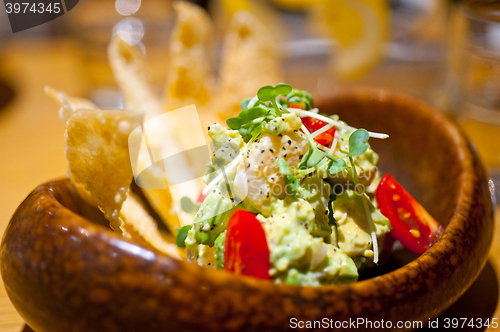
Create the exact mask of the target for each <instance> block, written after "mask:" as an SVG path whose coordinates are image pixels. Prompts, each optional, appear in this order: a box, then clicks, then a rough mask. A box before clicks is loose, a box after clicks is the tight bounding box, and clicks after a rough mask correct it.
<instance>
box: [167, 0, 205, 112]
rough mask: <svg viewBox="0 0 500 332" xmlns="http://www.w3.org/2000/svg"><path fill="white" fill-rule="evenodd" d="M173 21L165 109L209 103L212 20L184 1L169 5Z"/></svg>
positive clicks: (202, 105)
mask: <svg viewBox="0 0 500 332" xmlns="http://www.w3.org/2000/svg"><path fill="white" fill-rule="evenodd" d="M173 6H174V10H175V12H176V14H177V22H176V25H175V28H174V31H173V34H172V37H171V43H170V67H169V71H168V74H167V84H166V88H165V96H166V109H167V110H168V111H170V110H174V109H177V108H180V107H183V106H187V105H191V104H195V105H196V107H198V109H201V108H203V107H206V106H207V105H208V103H209V102H210V97H211V93H212V91H211V87H212V86H213V78H212V66H211V52H210V51H211V41H212V39H213V27H212V21H211V19H210V17H209V16H208V14H207V13H206V12H205V10H204V9H203V8H201V7H200V6H197V5H195V4H192V3H189V2H187V1H182V2H175V3H174V4H173Z"/></svg>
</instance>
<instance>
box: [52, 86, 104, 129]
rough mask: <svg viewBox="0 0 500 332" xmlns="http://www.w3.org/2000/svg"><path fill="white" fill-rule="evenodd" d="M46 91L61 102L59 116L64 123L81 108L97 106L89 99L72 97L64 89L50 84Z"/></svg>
mask: <svg viewBox="0 0 500 332" xmlns="http://www.w3.org/2000/svg"><path fill="white" fill-rule="evenodd" d="M44 91H45V94H46V95H47V96H49V97H51V98H52V99H53V100H54V101H56V102H58V103H60V104H61V108H60V109H59V118H60V119H61V121H62V122H63V123H66V121H68V119H69V118H70V116H71V115H73V113H75V112H76V110H78V109H80V108H85V109H93V108H97V106H96V105H94V103H93V102H91V101H90V100H88V99H84V98H77V97H70V96H68V95H67V94H66V93H64V92H63V91H58V90H55V89H53V88H51V87H50V86H46V87H45V89H44Z"/></svg>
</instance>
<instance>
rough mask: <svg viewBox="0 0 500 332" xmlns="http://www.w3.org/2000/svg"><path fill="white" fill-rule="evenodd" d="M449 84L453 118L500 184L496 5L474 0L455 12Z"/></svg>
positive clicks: (499, 8)
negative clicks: (453, 43) (453, 44)
mask: <svg viewBox="0 0 500 332" xmlns="http://www.w3.org/2000/svg"><path fill="white" fill-rule="evenodd" d="M457 15H458V16H457V17H456V22H455V29H454V37H453V40H454V41H455V46H454V48H452V53H451V66H450V74H449V82H448V99H449V111H450V112H451V113H452V114H453V115H454V116H455V117H456V118H457V120H458V121H459V123H460V124H461V125H462V127H463V128H464V130H465V132H466V133H467V134H468V136H469V138H470V139H471V140H472V142H474V143H475V145H476V147H477V149H478V151H479V154H480V156H481V158H482V160H483V161H484V163H485V164H486V166H487V168H488V171H489V173H490V177H491V178H492V179H493V181H494V182H495V184H496V185H497V187H498V186H500V2H499V1H491V0H475V1H467V2H465V3H463V4H462V5H461V6H460V7H459V8H458V12H457Z"/></svg>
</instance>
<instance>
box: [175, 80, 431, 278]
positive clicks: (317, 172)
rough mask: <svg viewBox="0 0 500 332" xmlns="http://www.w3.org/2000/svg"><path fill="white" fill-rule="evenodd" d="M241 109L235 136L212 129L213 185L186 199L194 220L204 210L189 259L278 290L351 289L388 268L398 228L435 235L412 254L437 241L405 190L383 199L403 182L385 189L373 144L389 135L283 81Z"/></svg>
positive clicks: (188, 237)
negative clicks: (385, 262)
mask: <svg viewBox="0 0 500 332" xmlns="http://www.w3.org/2000/svg"><path fill="white" fill-rule="evenodd" d="M240 107H241V112H240V113H239V114H238V115H237V116H235V117H232V118H229V119H227V120H226V124H227V126H228V127H229V128H225V127H223V126H221V125H220V124H214V125H213V126H210V127H209V135H210V137H211V138H212V140H213V141H214V145H215V147H216V150H215V151H214V153H213V155H212V160H211V163H209V164H207V166H208V168H209V170H208V172H207V175H206V176H205V183H207V186H206V187H205V189H204V190H203V191H202V192H201V194H200V197H199V199H198V202H196V203H195V202H193V201H191V200H188V199H183V200H182V201H181V206H182V208H183V210H184V211H185V212H188V213H195V212H196V214H194V223H193V226H187V227H183V228H181V229H180V230H179V231H178V235H177V242H178V243H182V244H184V245H185V247H186V254H187V259H188V261H192V262H197V263H198V264H200V265H203V266H213V267H217V268H219V269H224V270H227V271H231V272H233V273H236V274H243V275H247V276H253V277H256V278H261V279H273V280H274V281H275V282H277V283H289V284H297V285H321V284H332V283H345V282H352V281H355V280H357V277H358V269H359V268H362V267H364V266H369V265H370V264H372V265H373V264H378V263H379V260H380V259H379V256H380V255H381V254H383V253H384V252H385V251H386V250H387V248H388V247H390V245H391V244H392V242H391V241H393V238H392V237H391V236H386V235H388V233H389V232H391V230H392V226H391V222H393V220H394V223H395V224H396V225H397V226H396V228H397V229H398V230H396V231H395V232H394V235H395V237H396V238H397V239H401V242H402V243H403V244H405V243H407V242H408V241H406V242H405V240H408V236H406V235H407V234H406V233H408V234H411V235H412V236H413V237H414V238H417V240H418V239H420V234H424V235H425V236H427V235H429V237H426V238H425V239H424V240H425V241H423V242H422V241H421V243H420V242H419V243H417V242H418V241H413V242H412V241H409V242H411V243H410V244H409V249H410V250H413V251H415V249H416V250H419V252H421V251H422V248H427V247H426V246H428V245H430V244H431V243H432V242H433V241H434V240H435V234H437V233H436V232H433V230H435V229H436V227H435V226H436V224H437V222H435V221H434V222H432V221H430V219H428V218H427V217H426V216H425V215H423V217H422V215H421V210H420V208H421V206H420V207H418V206H417V205H415V204H414V203H413V202H412V201H411V200H410V199H409V198H406V199H405V200H404V201H400V202H399V204H400V205H397V204H396V203H395V202H396V201H397V199H396V196H398V195H399V196H401V197H403V196H404V197H406V196H405V195H403V191H402V190H404V189H402V190H400V191H399V194H397V195H393V201H392V202H388V201H387V199H386V197H385V196H387V195H386V194H383V191H390V190H392V189H393V187H394V184H393V183H392V182H390V181H388V180H386V183H389V184H390V188H389V189H390V190H389V189H387V188H385V187H384V186H387V185H384V184H383V183H384V180H382V184H380V185H379V182H380V175H379V172H378V169H377V167H376V165H377V163H378V155H377V154H376V153H375V152H374V151H373V150H372V149H371V147H370V144H369V142H368V141H369V139H370V138H379V139H385V138H387V137H388V135H386V134H383V133H375V132H369V131H367V130H366V129H357V128H354V127H352V126H349V125H347V124H346V123H344V122H343V121H341V120H340V119H339V117H338V116H336V115H326V114H321V113H319V110H318V109H317V108H314V106H313V98H312V96H311V95H310V94H309V93H308V92H306V91H301V90H298V89H293V88H292V87H291V86H290V85H288V84H284V83H280V84H277V85H275V86H273V85H266V86H263V87H262V88H260V89H259V90H258V91H257V95H256V96H254V97H252V98H246V99H244V100H243V101H242V102H241V104H240ZM227 140H229V142H230V144H229V145H231V147H230V146H229V145H228V143H227V142H228V141H227ZM227 150H230V154H231V158H229V157H228V155H226V154H228V152H227ZM384 179H385V178H384ZM339 186H340V187H339ZM377 187H379V188H378V190H377ZM276 188H278V189H280V188H281V189H284V190H283V191H280V190H278V191H276V190H275V189H276ZM384 188H385V189H384ZM375 195H377V201H376V200H375ZM379 195H380V196H381V197H380V198H379ZM399 196H398V197H399ZM377 202H378V205H377ZM381 202H382V203H381ZM404 202H406V203H404ZM403 203H404V204H403ZM417 204H418V203H417ZM378 206H380V208H381V210H382V212H381V211H380V210H379V208H378ZM422 209H423V208H422ZM384 211H385V212H384ZM402 211H403V212H404V213H403V212H402ZM401 213H403V215H402V214H401ZM402 216H403V217H404V218H406V219H405V220H404V221H402V220H401V218H402ZM396 217H397V218H399V219H400V220H396V219H394V218H396ZM408 218H409V220H408ZM422 218H423V219H422ZM431 218H432V217H431ZM432 220H433V219H432ZM405 222H406V224H405ZM437 225H438V224H437ZM405 227H406V228H407V229H406V228H405ZM429 230H430V231H429ZM403 233H404V234H403ZM401 234H403V235H401ZM379 248H381V249H379ZM424 250H425V249H424Z"/></svg>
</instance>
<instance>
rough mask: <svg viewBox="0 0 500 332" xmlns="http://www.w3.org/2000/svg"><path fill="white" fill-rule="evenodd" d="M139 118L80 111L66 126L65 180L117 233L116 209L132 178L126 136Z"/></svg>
mask: <svg viewBox="0 0 500 332" xmlns="http://www.w3.org/2000/svg"><path fill="white" fill-rule="evenodd" d="M142 118H143V114H142V113H139V112H134V111H125V110H98V109H80V110H77V111H76V112H75V113H73V115H71V116H70V117H69V119H68V121H67V122H66V135H65V138H66V140H65V147H66V159H67V160H68V176H69V178H70V180H71V182H72V183H74V184H75V185H76V187H77V189H78V188H83V189H84V190H85V192H86V193H88V194H89V195H90V199H91V201H92V202H93V203H94V204H95V205H97V206H98V207H99V209H100V210H101V211H102V212H103V213H104V216H105V217H106V219H108V220H109V221H110V225H111V227H112V228H113V229H114V230H115V231H117V232H120V233H121V229H120V225H121V222H120V219H119V217H120V209H121V206H122V204H123V202H124V201H125V199H126V198H127V192H128V190H129V186H130V183H131V181H132V178H133V174H132V168H131V165H130V156H129V149H128V136H129V134H130V133H131V131H132V130H133V129H134V128H136V127H137V126H139V125H140V123H141V122H142Z"/></svg>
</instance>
